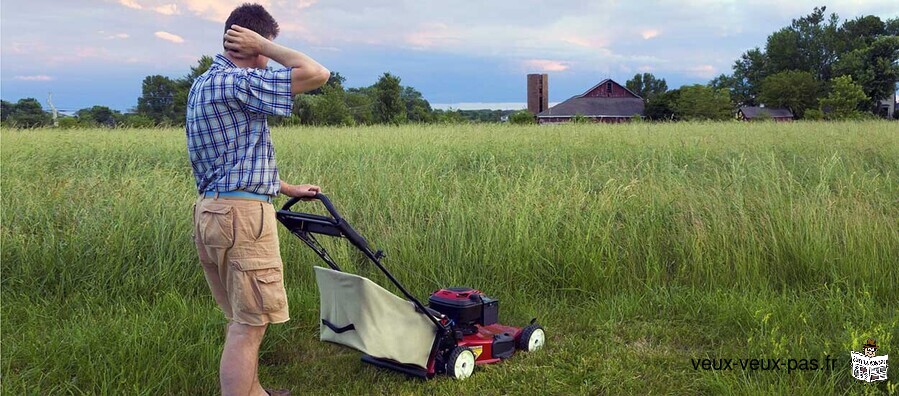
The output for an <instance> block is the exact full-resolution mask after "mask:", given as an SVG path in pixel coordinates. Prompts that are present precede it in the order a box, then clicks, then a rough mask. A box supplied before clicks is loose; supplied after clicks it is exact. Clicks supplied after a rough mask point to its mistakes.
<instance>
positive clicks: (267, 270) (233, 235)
mask: <svg viewBox="0 0 899 396" xmlns="http://www.w3.org/2000/svg"><path fill="white" fill-rule="evenodd" d="M194 240H195V242H196V244H197V253H198V254H199V256H200V263H201V264H202V266H203V272H204V273H205V275H206V282H207V283H209V289H210V290H211V291H212V296H213V297H214V298H215V301H216V302H217V303H218V305H219V307H221V309H222V311H223V312H224V313H225V317H226V318H227V319H228V320H229V321H233V322H237V323H243V324H246V325H251V326H264V325H267V324H269V323H283V322H286V321H288V320H289V319H290V315H289V312H288V308H287V293H286V291H285V289H284V276H283V264H282V262H281V251H280V249H279V245H278V230H277V225H276V219H275V208H274V207H273V206H272V204H270V203H267V202H262V201H256V200H249V199H235V198H227V199H226V198H221V197H219V198H217V199H216V198H203V197H202V196H201V197H200V198H198V199H197V201H196V203H195V204H194Z"/></svg>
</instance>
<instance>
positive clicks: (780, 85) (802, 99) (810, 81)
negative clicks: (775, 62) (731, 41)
mask: <svg viewBox="0 0 899 396" xmlns="http://www.w3.org/2000/svg"><path fill="white" fill-rule="evenodd" d="M818 91H819V87H818V82H817V81H815V77H814V76H813V75H812V74H811V73H809V72H807V71H793V70H789V71H785V72H780V73H777V74H772V75H770V76H768V77H766V78H765V79H764V80H762V88H761V91H760V93H759V101H760V102H761V103H764V104H765V105H766V106H768V107H780V108H786V109H789V110H790V111H791V112H793V114H794V115H795V116H796V117H797V118H802V117H803V115H804V114H805V110H806V109H811V108H815V106H816V104H817V103H818Z"/></svg>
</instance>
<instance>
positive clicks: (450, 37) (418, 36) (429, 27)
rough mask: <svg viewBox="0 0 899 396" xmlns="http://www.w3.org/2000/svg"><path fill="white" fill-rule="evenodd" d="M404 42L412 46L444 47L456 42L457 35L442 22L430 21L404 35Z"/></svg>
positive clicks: (457, 40) (457, 39)
mask: <svg viewBox="0 0 899 396" xmlns="http://www.w3.org/2000/svg"><path fill="white" fill-rule="evenodd" d="M405 40H406V43H407V44H410V45H412V47H414V48H433V47H446V46H449V45H453V44H457V43H458V42H459V37H458V36H457V35H456V33H455V32H454V31H453V30H452V29H450V28H449V27H448V26H447V25H446V24H444V23H432V24H425V25H422V26H421V29H419V30H417V31H415V32H412V33H410V34H408V35H406V37H405Z"/></svg>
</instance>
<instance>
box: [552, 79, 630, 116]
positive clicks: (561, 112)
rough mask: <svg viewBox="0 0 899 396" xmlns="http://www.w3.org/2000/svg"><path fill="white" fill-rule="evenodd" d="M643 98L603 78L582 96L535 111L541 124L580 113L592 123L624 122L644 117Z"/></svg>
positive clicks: (579, 114)
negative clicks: (538, 111)
mask: <svg viewBox="0 0 899 396" xmlns="http://www.w3.org/2000/svg"><path fill="white" fill-rule="evenodd" d="M643 110H644V105H643V98H641V97H640V95H637V94H635V93H633V92H631V90H629V89H627V88H625V87H623V86H622V85H621V84H618V83H617V82H615V81H612V80H611V79H605V80H603V81H602V82H601V83H599V84H596V85H595V86H593V88H590V89H588V90H587V92H584V93H583V94H581V95H578V96H574V97H572V98H570V99H568V100H566V101H564V102H562V103H559V104H557V105H555V106H553V107H550V108H549V109H546V110H545V111H542V112H540V113H538V114H537V122H538V123H540V124H552V123H560V122H567V121H570V120H571V118H572V117H574V116H583V117H585V118H588V119H590V120H592V121H594V122H627V121H630V120H631V118H633V117H635V116H637V117H643Z"/></svg>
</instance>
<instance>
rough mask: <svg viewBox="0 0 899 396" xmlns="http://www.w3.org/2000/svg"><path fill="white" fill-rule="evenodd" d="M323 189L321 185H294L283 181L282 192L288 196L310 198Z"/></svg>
mask: <svg viewBox="0 0 899 396" xmlns="http://www.w3.org/2000/svg"><path fill="white" fill-rule="evenodd" d="M321 191H322V189H321V187H319V186H316V185H314V184H300V185H293V184H287V183H284V182H283V181H282V182H281V194H284V195H286V196H288V197H293V198H300V199H304V200H309V199H311V198H312V197H314V196H315V194H318V193H320V192H321Z"/></svg>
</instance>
